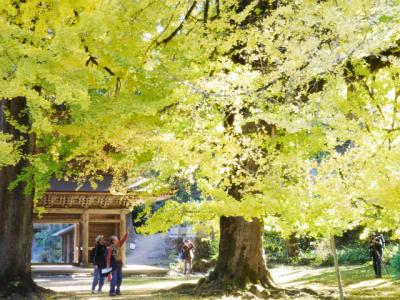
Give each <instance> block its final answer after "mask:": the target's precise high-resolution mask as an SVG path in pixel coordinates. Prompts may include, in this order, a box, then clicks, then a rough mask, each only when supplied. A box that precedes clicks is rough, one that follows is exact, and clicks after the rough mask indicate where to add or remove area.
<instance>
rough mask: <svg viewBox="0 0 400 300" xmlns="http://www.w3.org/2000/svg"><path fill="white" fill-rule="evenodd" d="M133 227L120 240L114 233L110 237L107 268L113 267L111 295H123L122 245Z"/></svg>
mask: <svg viewBox="0 0 400 300" xmlns="http://www.w3.org/2000/svg"><path fill="white" fill-rule="evenodd" d="M131 231H132V230H131V228H128V231H127V232H126V233H125V235H124V236H123V237H122V238H121V239H120V240H119V239H118V237H117V236H115V235H113V236H111V237H110V246H109V247H108V252H107V269H109V268H110V267H111V268H112V272H111V276H112V279H111V283H110V293H109V295H110V296H111V297H112V296H116V295H121V284H122V264H123V262H122V246H123V245H124V243H125V242H126V240H127V239H128V235H129V233H130V232H131Z"/></svg>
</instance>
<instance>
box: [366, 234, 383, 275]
mask: <svg viewBox="0 0 400 300" xmlns="http://www.w3.org/2000/svg"><path fill="white" fill-rule="evenodd" d="M383 248H384V240H383V237H382V236H379V235H378V234H376V233H374V234H372V235H371V237H370V239H369V251H370V255H371V257H372V265H373V267H374V272H375V277H376V278H381V277H382V259H383Z"/></svg>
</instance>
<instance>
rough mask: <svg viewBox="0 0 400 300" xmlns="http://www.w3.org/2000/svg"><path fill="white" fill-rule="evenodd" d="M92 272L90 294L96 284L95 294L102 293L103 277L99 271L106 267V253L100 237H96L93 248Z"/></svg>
mask: <svg viewBox="0 0 400 300" xmlns="http://www.w3.org/2000/svg"><path fill="white" fill-rule="evenodd" d="M93 251H94V261H93V264H94V272H93V282H92V294H94V292H95V290H96V286H97V284H98V285H99V287H98V290H97V292H98V293H99V294H101V293H102V288H103V285H104V276H103V274H102V273H101V270H102V269H104V268H105V267H107V262H106V251H107V246H106V243H105V241H104V237H103V236H102V235H98V236H97V237H96V246H95V248H94V250H93Z"/></svg>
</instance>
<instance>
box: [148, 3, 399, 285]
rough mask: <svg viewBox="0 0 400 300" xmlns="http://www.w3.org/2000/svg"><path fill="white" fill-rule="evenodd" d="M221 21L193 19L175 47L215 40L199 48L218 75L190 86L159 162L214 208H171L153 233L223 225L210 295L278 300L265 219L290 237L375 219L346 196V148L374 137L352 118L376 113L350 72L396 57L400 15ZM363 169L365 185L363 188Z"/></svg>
mask: <svg viewBox="0 0 400 300" xmlns="http://www.w3.org/2000/svg"><path fill="white" fill-rule="evenodd" d="M216 5H217V3H216ZM206 7H207V8H209V7H208V6H206ZM204 9H205V8H204ZM217 11H219V13H218V14H217V17H216V20H215V23H214V20H212V21H207V22H205V23H206V24H205V25H204V27H203V28H200V29H199V26H198V25H197V23H198V21H193V22H194V23H195V24H196V25H193V23H192V24H191V22H190V20H189V21H188V22H187V23H186V28H187V33H186V32H185V34H184V33H182V34H181V35H179V36H176V37H175V41H171V43H176V44H177V46H178V45H181V44H183V43H184V41H185V40H187V39H188V37H187V36H189V37H190V41H192V40H193V39H195V37H194V33H193V32H195V31H196V30H198V31H204V32H203V33H202V34H199V35H198V36H197V39H198V40H196V43H197V44H198V45H200V47H201V46H203V47H204V48H205V49H206V50H207V51H209V53H210V54H209V56H210V61H209V62H208V65H209V68H210V70H209V74H207V76H204V77H203V78H201V79H199V80H197V81H196V82H195V83H193V82H190V83H188V82H184V81H183V82H182V85H183V87H182V88H181V89H179V90H177V91H176V92H175V93H176V94H175V97H176V99H177V100H176V104H175V105H174V106H173V107H171V108H170V109H169V110H168V111H167V112H165V114H164V116H163V118H165V119H166V120H168V121H169V122H168V124H167V125H166V126H163V128H162V129H161V131H162V132H163V134H164V135H165V136H167V137H168V139H169V140H168V143H166V144H163V145H161V146H160V147H161V148H162V150H161V151H160V154H161V156H162V155H164V156H165V158H164V159H159V161H161V162H165V161H169V162H170V163H169V164H165V163H162V164H160V169H161V170H163V169H164V171H165V169H166V168H170V169H169V172H171V174H178V173H179V172H181V174H182V175H183V176H188V177H189V178H192V180H196V182H197V183H198V185H199V187H200V189H201V190H202V193H203V195H204V201H202V202H193V203H185V204H179V203H175V202H170V203H167V204H166V206H165V207H164V208H163V209H162V210H160V211H158V212H157V213H155V214H154V215H153V218H152V219H150V221H149V222H148V224H147V226H146V228H144V230H147V231H148V232H153V231H156V230H159V229H160V228H164V229H165V228H167V227H169V226H172V225H174V224H179V223H181V222H185V221H187V222H191V221H192V222H201V221H204V220H208V219H213V218H220V234H221V240H220V250H219V259H218V261H217V266H216V268H215V270H214V272H212V273H211V275H210V276H209V277H208V278H207V279H206V280H204V281H203V282H202V283H201V284H200V285H199V289H200V290H201V291H200V292H202V291H204V290H207V291H210V290H211V291H213V290H214V289H213V288H216V289H223V290H229V289H231V288H237V287H240V288H243V287H246V286H247V284H248V283H253V284H254V283H261V284H262V285H264V286H265V287H268V288H270V289H272V290H274V289H276V286H275V284H274V283H273V280H272V278H271V276H270V274H269V272H268V270H267V268H266V265H265V259H264V253H263V251H264V250H263V247H262V232H263V220H264V219H265V220H266V221H267V222H274V223H275V224H278V227H279V228H281V230H282V232H283V233H284V234H286V235H288V234H290V233H292V232H300V233H305V234H310V235H318V236H332V235H334V234H341V232H343V231H344V230H347V229H350V228H352V227H354V226H356V225H358V224H360V223H362V222H363V220H365V218H364V217H365V212H366V210H367V209H371V206H368V205H365V203H364V199H363V197H362V193H361V189H362V187H361V186H358V189H356V188H355V186H354V188H353V187H351V186H350V188H349V189H348V190H347V188H348V187H349V185H350V184H351V183H350V182H347V184H346V181H345V180H344V178H345V176H344V174H341V170H343V171H344V170H347V172H346V174H349V175H350V174H352V173H351V172H349V170H351V168H349V166H348V165H349V164H350V162H351V155H354V153H355V152H354V151H356V150H354V151H349V154H347V153H345V155H343V154H340V153H336V152H337V150H336V149H337V147H339V146H341V145H343V144H345V143H346V142H348V141H349V140H350V141H352V140H353V139H354V141H353V143H355V144H356V145H360V144H361V145H362V142H360V141H359V140H358V139H361V140H362V139H363V138H364V137H365V135H364V133H365V130H364V129H365V128H366V127H365V125H364V123H363V122H364V120H361V119H362V118H361V117H355V114H354V113H353V110H354V111H355V112H356V111H360V110H364V109H366V108H365V106H364V105H363V103H360V101H355V98H354V96H353V93H354V94H358V93H360V94H363V95H364V96H365V94H364V93H363V92H362V91H363V89H362V87H361V86H360V84H361V83H362V80H361V78H360V77H359V76H357V75H354V74H353V72H351V71H352V70H360V69H362V68H361V67H360V65H361V64H364V68H366V69H367V70H369V71H370V72H371V74H372V73H374V72H375V71H376V69H381V68H382V67H383V66H384V65H385V61H386V60H387V59H388V58H387V57H386V56H388V51H389V49H391V53H392V55H393V56H395V53H396V49H398V45H397V41H398V38H399V36H398V34H399V32H398V29H399V28H398V25H399V24H398V23H397V21H396V17H395V16H396V15H397V14H398V13H399V7H398V5H397V4H395V3H392V2H384V3H380V4H379V5H378V4H377V3H376V2H374V1H325V2H321V3H318V4H316V3H315V2H314V1H297V2H287V3H286V2H283V3H282V2H279V3H278V2H273V1H271V2H269V1H265V2H263V1H261V2H256V1H254V2H252V1H240V2H235V1H230V2H229V1H228V3H224V4H223V6H221V5H219V6H218V7H217ZM192 26H193V27H192ZM186 35H187V36H186ZM166 47H171V48H172V47H174V45H173V44H170V45H167V46H166ZM160 61H161V63H162V59H160ZM201 65H205V63H204V62H201ZM198 66H199V67H200V64H199V65H198ZM352 82H354V84H351V83H352ZM381 84H382V85H383V86H385V83H384V82H381ZM188 88H189V90H190V91H191V93H190V94H187V92H186V90H187V89H188ZM182 90H183V91H182ZM350 91H351V93H350ZM171 96H173V94H172V95H171ZM344 104H346V106H347V108H345V107H343V105H344ZM353 115H354V116H353ZM356 132H357V134H356ZM365 142H367V140H365ZM177 149H178V151H177ZM357 149H358V150H357V151H359V148H357ZM359 155H360V156H363V154H362V152H359ZM318 156H322V157H324V158H323V159H322V158H321V157H320V158H318ZM349 161H350V162H349ZM350 165H351V164H350ZM182 169H184V170H183V171H182ZM313 170H314V171H315V172H316V174H314V175H313V174H310V172H311V173H313V172H312V171H313ZM356 170H357V168H356V167H355V168H354V170H353V171H354V173H353V174H352V178H353V179H354V180H353V181H352V182H354V183H355V182H356V180H360V178H362V177H363V174H362V173H360V172H356ZM166 172H168V171H166ZM348 178H350V177H348ZM358 200H359V201H358ZM368 207H369V208H368ZM182 216H184V217H183V218H182ZM204 287H208V288H210V287H211V288H210V289H202V288H204Z"/></svg>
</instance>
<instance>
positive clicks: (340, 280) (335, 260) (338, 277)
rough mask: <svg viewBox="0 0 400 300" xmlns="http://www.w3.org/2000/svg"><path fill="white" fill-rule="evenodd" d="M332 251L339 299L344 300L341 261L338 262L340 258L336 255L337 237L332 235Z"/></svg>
mask: <svg viewBox="0 0 400 300" xmlns="http://www.w3.org/2000/svg"><path fill="white" fill-rule="evenodd" d="M331 250H332V255H333V262H334V265H335V272H336V278H337V282H338V287H339V299H340V300H344V293H343V287H342V279H341V277H340V270H339V261H338V257H337V253H336V242H335V236H333V235H331Z"/></svg>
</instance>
